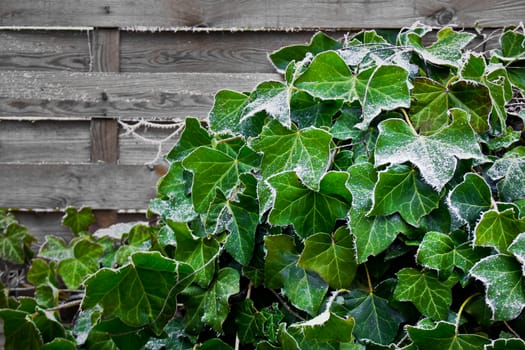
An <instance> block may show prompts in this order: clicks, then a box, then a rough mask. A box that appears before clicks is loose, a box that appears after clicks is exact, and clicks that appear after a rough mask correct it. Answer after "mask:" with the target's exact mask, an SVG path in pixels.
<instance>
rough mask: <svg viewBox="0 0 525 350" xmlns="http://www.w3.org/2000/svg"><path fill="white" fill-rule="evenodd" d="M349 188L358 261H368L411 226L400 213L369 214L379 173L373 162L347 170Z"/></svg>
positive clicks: (351, 217)
mask: <svg viewBox="0 0 525 350" xmlns="http://www.w3.org/2000/svg"><path fill="white" fill-rule="evenodd" d="M348 172H349V174H350V181H349V182H348V187H349V189H350V192H351V193H352V208H350V214H349V218H350V220H349V223H348V225H349V228H350V232H351V233H352V235H353V236H354V237H355V245H356V251H357V262H358V263H363V262H365V261H366V260H367V259H368V257H369V256H370V255H377V254H379V253H381V252H383V251H384V250H385V249H387V248H388V246H390V244H391V243H392V242H393V241H394V240H395V239H396V237H397V234H398V233H400V232H407V230H408V226H407V225H406V224H405V223H404V221H403V220H401V218H400V217H399V215H392V216H388V217H387V216H371V217H369V216H367V215H366V214H367V213H368V211H370V208H371V207H372V197H373V193H374V187H375V183H376V182H377V173H376V171H375V169H374V166H373V165H372V164H371V163H361V164H355V165H353V166H351V167H350V168H349V169H348Z"/></svg>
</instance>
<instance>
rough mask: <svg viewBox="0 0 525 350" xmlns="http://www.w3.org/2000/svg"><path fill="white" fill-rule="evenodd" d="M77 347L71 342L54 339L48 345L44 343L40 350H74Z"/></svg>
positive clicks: (63, 339)
mask: <svg viewBox="0 0 525 350" xmlns="http://www.w3.org/2000/svg"><path fill="white" fill-rule="evenodd" d="M76 349H77V345H76V344H75V343H74V342H72V341H71V340H68V339H65V338H55V339H53V340H52V341H50V342H49V343H46V344H45V345H44V346H43V347H42V350H76Z"/></svg>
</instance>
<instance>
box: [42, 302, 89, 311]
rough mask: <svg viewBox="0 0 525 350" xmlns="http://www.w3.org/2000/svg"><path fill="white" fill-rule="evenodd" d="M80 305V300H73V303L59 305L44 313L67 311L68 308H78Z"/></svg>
mask: <svg viewBox="0 0 525 350" xmlns="http://www.w3.org/2000/svg"><path fill="white" fill-rule="evenodd" d="M81 303H82V300H81V299H78V300H73V301H70V302H67V303H64V304H61V305H58V306H55V307H51V308H49V309H46V311H60V310H64V309H69V308H72V307H76V306H80V304H81Z"/></svg>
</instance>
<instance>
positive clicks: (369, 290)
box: [363, 264, 374, 294]
mask: <svg viewBox="0 0 525 350" xmlns="http://www.w3.org/2000/svg"><path fill="white" fill-rule="evenodd" d="M363 266H364V267H365V272H366V280H367V281H368V292H369V293H370V294H372V293H374V287H373V286H372V279H371V278H370V273H369V272H368V267H367V266H366V264H363Z"/></svg>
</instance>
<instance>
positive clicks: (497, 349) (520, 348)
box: [484, 338, 525, 350]
mask: <svg viewBox="0 0 525 350" xmlns="http://www.w3.org/2000/svg"><path fill="white" fill-rule="evenodd" d="M524 349H525V342H524V341H523V340H522V339H520V338H508V339H506V338H502V339H495V340H493V341H492V343H491V344H489V345H485V348H484V350H524Z"/></svg>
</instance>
